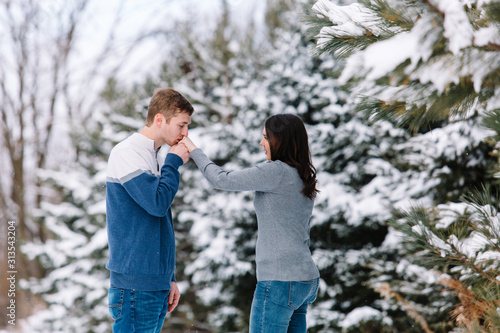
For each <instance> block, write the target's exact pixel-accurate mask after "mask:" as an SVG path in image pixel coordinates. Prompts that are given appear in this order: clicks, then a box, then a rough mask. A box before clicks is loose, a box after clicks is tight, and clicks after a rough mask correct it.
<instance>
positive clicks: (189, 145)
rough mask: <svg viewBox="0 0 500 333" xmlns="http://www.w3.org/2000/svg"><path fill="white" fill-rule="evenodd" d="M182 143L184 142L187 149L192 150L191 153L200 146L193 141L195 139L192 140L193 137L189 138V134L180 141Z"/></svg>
mask: <svg viewBox="0 0 500 333" xmlns="http://www.w3.org/2000/svg"><path fill="white" fill-rule="evenodd" d="M180 143H183V144H184V145H185V146H186V147H187V149H188V150H189V152H190V153H191V152H192V151H193V150H195V149H196V148H198V147H196V145H195V144H194V143H193V141H191V139H190V138H188V137H187V136H185V137H184V139H182V140H181V141H180Z"/></svg>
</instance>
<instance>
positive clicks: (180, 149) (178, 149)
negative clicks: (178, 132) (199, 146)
mask: <svg viewBox="0 0 500 333" xmlns="http://www.w3.org/2000/svg"><path fill="white" fill-rule="evenodd" d="M169 153H172V154H175V155H177V156H179V157H180V158H182V162H183V163H186V162H187V161H189V151H188V149H187V148H186V146H185V145H183V144H176V145H175V146H172V148H170V151H169Z"/></svg>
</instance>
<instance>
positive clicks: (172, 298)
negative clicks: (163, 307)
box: [167, 281, 181, 313]
mask: <svg viewBox="0 0 500 333" xmlns="http://www.w3.org/2000/svg"><path fill="white" fill-rule="evenodd" d="M180 298H181V293H180V291H179V288H178V287H177V283H175V282H174V281H172V283H170V293H169V294H168V310H167V311H168V313H170V312H172V311H174V309H175V308H176V307H177V304H179V299H180Z"/></svg>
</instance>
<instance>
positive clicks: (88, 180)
mask: <svg viewBox="0 0 500 333" xmlns="http://www.w3.org/2000/svg"><path fill="white" fill-rule="evenodd" d="M143 94H144V93H143ZM102 98H103V101H104V103H103V104H102V106H101V107H102V108H103V110H106V111H103V112H94V113H92V115H91V117H90V118H89V119H87V120H86V121H85V122H83V123H81V124H79V125H78V126H73V129H74V130H73V131H72V133H71V134H72V140H73V144H74V148H75V150H76V157H77V159H76V161H74V162H73V163H72V164H70V165H64V166H61V169H60V170H40V171H39V174H38V176H39V178H40V181H41V182H42V183H43V184H44V187H45V190H46V196H45V200H44V201H43V202H42V204H41V208H40V209H39V210H37V211H36V212H35V216H36V217H37V220H38V221H39V223H40V224H41V225H43V226H44V228H46V230H47V232H48V234H49V235H50V239H48V240H47V241H46V242H45V243H41V242H31V243H27V244H25V245H24V246H23V247H22V251H23V252H24V253H25V254H26V255H27V256H28V257H29V258H30V259H32V260H37V261H39V262H40V263H41V265H42V266H43V267H44V269H45V270H46V271H47V275H46V277H44V278H41V279H35V278H31V279H29V280H25V281H23V282H22V284H21V286H22V287H23V288H26V289H28V290H29V291H30V292H32V293H34V294H37V295H40V296H41V297H42V299H43V300H44V301H45V303H46V304H45V305H42V306H41V307H40V308H39V309H38V310H39V311H37V312H36V313H35V314H34V315H32V316H31V317H29V318H28V320H27V322H26V326H27V327H26V329H27V330H29V331H30V332H47V333H48V332H51V333H52V332H77V333H78V332H81V333H90V332H95V333H97V332H102V333H104V332H111V317H110V316H109V312H108V306H107V291H108V288H109V272H108V271H107V269H106V268H105V264H106V262H107V260H108V240H107V234H106V215H105V193H106V165H107V158H108V155H109V152H110V150H111V148H112V147H113V146H114V145H115V144H116V143H117V142H118V141H121V140H122V139H123V138H124V137H126V136H128V135H130V133H132V132H134V131H137V130H138V129H139V128H141V127H142V126H143V124H144V119H143V117H144V113H143V112H140V111H141V110H137V105H141V103H139V102H140V99H139V97H138V94H131V93H127V94H125V93H124V92H121V91H120V90H119V88H118V87H117V85H116V82H115V81H114V80H110V81H109V82H108V85H107V88H106V90H105V91H104V92H103V93H102ZM106 103H107V106H106ZM146 106H147V104H146ZM138 111H139V112H138Z"/></svg>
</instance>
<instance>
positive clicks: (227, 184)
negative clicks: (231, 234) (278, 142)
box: [181, 138, 284, 192]
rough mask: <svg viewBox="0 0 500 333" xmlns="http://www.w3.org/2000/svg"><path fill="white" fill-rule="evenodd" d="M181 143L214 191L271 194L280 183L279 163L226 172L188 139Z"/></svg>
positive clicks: (280, 171) (281, 173)
mask: <svg viewBox="0 0 500 333" xmlns="http://www.w3.org/2000/svg"><path fill="white" fill-rule="evenodd" d="M181 143H183V144H185V145H186V147H187V148H188V150H189V152H190V157H191V158H192V159H193V161H194V162H195V163H196V165H197V166H198V169H200V171H201V173H202V174H203V176H204V177H205V178H206V179H207V180H208V182H209V183H210V185H212V186H213V187H214V188H216V189H219V190H227V191H261V192H272V191H273V190H274V189H275V188H276V187H278V186H279V184H280V182H281V178H282V175H283V171H284V170H283V169H282V168H283V166H282V165H281V163H278V162H266V163H262V164H259V165H257V166H255V167H252V168H248V169H243V170H238V171H226V170H224V169H222V168H221V167H219V166H218V165H216V164H215V163H214V162H212V161H211V160H210V159H209V158H208V157H207V155H205V154H204V153H203V151H202V150H201V149H199V148H197V147H196V145H195V144H194V143H193V142H192V141H191V140H189V138H184V139H183V140H182V141H181Z"/></svg>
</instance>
